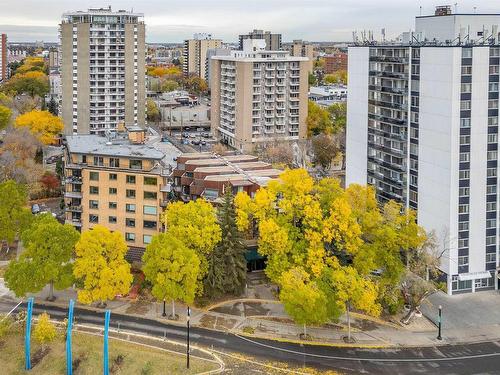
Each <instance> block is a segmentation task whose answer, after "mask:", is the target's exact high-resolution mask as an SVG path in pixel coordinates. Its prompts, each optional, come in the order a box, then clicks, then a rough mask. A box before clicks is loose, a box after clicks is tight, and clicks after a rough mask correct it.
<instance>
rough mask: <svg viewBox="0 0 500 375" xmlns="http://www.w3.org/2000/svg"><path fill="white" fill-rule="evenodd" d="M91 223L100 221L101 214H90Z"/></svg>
mask: <svg viewBox="0 0 500 375" xmlns="http://www.w3.org/2000/svg"><path fill="white" fill-rule="evenodd" d="M89 223H92V224H97V223H99V216H97V215H93V214H90V215H89Z"/></svg>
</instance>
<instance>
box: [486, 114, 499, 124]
mask: <svg viewBox="0 0 500 375" xmlns="http://www.w3.org/2000/svg"><path fill="white" fill-rule="evenodd" d="M488 125H489V126H491V125H498V117H496V116H495V117H488Z"/></svg>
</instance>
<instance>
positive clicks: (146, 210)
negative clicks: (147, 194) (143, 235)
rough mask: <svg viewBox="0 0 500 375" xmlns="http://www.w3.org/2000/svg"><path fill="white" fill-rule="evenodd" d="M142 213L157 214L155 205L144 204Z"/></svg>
mask: <svg viewBox="0 0 500 375" xmlns="http://www.w3.org/2000/svg"><path fill="white" fill-rule="evenodd" d="M143 213H144V215H156V214H157V210H156V206H144V207H143Z"/></svg>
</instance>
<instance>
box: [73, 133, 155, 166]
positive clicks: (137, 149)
mask: <svg viewBox="0 0 500 375" xmlns="http://www.w3.org/2000/svg"><path fill="white" fill-rule="evenodd" d="M66 144H67V147H68V150H69V152H70V153H75V154H93V155H102V156H112V157H113V156H114V157H120V156H122V157H129V158H136V159H153V160H161V159H163V156H164V154H163V153H162V152H160V151H158V150H157V149H155V148H154V147H153V146H150V145H144V144H133V143H130V142H129V141H128V140H122V139H120V140H113V141H110V140H109V139H108V138H106V137H102V136H99V135H93V134H90V135H68V136H66Z"/></svg>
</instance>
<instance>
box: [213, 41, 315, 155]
mask: <svg viewBox="0 0 500 375" xmlns="http://www.w3.org/2000/svg"><path fill="white" fill-rule="evenodd" d="M264 47H265V42H264V40H255V39H253V40H245V43H244V47H243V51H239V50H236V51H231V55H229V56H214V57H212V60H211V62H212V79H211V91H212V103H211V104H212V105H211V122H212V133H213V134H214V135H215V136H216V137H218V138H219V139H221V140H222V141H223V142H225V143H227V144H228V145H229V146H231V147H233V148H235V149H238V150H240V151H243V152H248V151H250V150H252V149H253V148H254V146H255V145H256V144H259V143H263V142H268V141H277V140H280V141H297V140H300V139H305V137H306V117H307V88H308V72H307V63H308V59H307V58H306V57H293V56H290V54H289V52H288V51H268V50H266V49H265V48H264Z"/></svg>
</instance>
